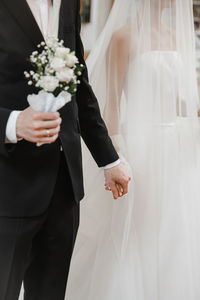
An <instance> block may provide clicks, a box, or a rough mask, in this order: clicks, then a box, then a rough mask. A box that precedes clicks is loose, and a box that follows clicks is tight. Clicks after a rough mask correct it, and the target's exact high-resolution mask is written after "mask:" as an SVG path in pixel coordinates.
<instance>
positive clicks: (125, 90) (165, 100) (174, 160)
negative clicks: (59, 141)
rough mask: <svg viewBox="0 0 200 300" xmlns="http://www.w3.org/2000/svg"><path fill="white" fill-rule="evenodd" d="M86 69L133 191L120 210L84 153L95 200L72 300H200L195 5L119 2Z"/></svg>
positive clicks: (88, 202) (78, 255) (84, 227)
mask: <svg viewBox="0 0 200 300" xmlns="http://www.w3.org/2000/svg"><path fill="white" fill-rule="evenodd" d="M88 67H89V72H90V74H89V75H90V79H91V84H92V86H93V88H94V90H95V92H96V94H97V96H98V99H99V102H100V106H101V110H102V113H103V115H104V119H105V121H106V123H107V126H108V128H109V131H110V135H111V136H112V138H113V142H114V143H115V146H116V148H117V150H118V152H119V153H120V156H121V158H122V160H126V161H128V163H129V165H130V167H131V169H132V172H133V182H132V184H131V186H130V191H129V195H128V196H127V197H126V198H125V199H123V200H121V201H117V202H114V201H113V200H112V197H111V195H110V194H109V193H108V192H106V191H105V192H102V190H101V186H102V182H103V174H102V173H103V171H99V170H98V169H97V168H96V166H95V165H94V163H93V162H92V160H91V158H90V155H89V154H88V152H87V151H86V149H85V148H84V156H85V173H86V176H85V177H86V183H85V184H86V192H87V193H86V195H87V196H86V199H85V201H84V202H83V203H82V218H81V226H80V232H79V236H78V239H77V243H76V247H75V251H74V255H73V259H72V266H71V273H70V277H69V284H68V288H67V300H199V299H200V284H199V283H200V188H199V187H200V126H199V120H198V109H199V100H198V93H197V84H196V73H195V47H194V28H193V13H192V0H115V4H114V7H113V9H112V12H111V15H110V18H109V20H108V22H107V25H106V26H105V29H104V31H103V33H102V35H101V37H100V39H99V41H98V43H97V45H96V46H95V47H94V50H93V51H92V53H91V55H90V57H89V59H88Z"/></svg>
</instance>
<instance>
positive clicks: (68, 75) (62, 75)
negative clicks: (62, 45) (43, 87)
mask: <svg viewBox="0 0 200 300" xmlns="http://www.w3.org/2000/svg"><path fill="white" fill-rule="evenodd" d="M56 76H57V78H58V79H59V81H65V82H67V83H69V82H70V81H71V80H72V79H73V78H74V72H73V70H72V69H70V68H64V69H62V70H61V71H60V72H57V73H56Z"/></svg>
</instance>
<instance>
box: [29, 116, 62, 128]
mask: <svg viewBox="0 0 200 300" xmlns="http://www.w3.org/2000/svg"><path fill="white" fill-rule="evenodd" d="M61 123H62V119H61V118H58V119H56V120H52V121H36V122H35V123H34V130H41V129H51V128H56V127H58V126H60V124H61Z"/></svg>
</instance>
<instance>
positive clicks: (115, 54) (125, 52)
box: [104, 26, 130, 136]
mask: <svg viewBox="0 0 200 300" xmlns="http://www.w3.org/2000/svg"><path fill="white" fill-rule="evenodd" d="M129 32H130V31H129V30H128V26H124V27H123V28H121V29H120V30H118V31H116V32H115V33H114V34H113V36H112V38H111V41H110V45H109V48H108V51H107V57H106V62H107V63H106V67H107V72H106V74H107V84H108V85H107V99H106V100H107V101H106V107H105V110H104V119H105V121H106V123H107V126H108V130H109V134H110V135H111V136H114V135H117V134H118V133H119V112H120V99H121V96H122V91H123V87H124V81H125V76H126V72H127V70H128V62H129V52H130V50H129V48H130V42H129V41H130V38H129V35H130V33H129Z"/></svg>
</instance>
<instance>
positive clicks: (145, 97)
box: [127, 51, 185, 123]
mask: <svg viewBox="0 0 200 300" xmlns="http://www.w3.org/2000/svg"><path fill="white" fill-rule="evenodd" d="M129 72H130V73H131V74H132V76H130V74H129V76H128V78H130V77H131V78H132V82H131V83H130V82H129V83H127V84H128V86H127V91H128V110H129V108H130V110H129V111H131V113H135V114H136V115H137V116H140V115H141V116H142V117H143V119H147V120H150V121H151V120H152V119H153V120H154V121H155V122H159V123H171V122H174V121H175V119H176V117H177V116H178V115H179V114H181V112H180V111H179V107H178V105H179V104H178V103H179V100H181V101H184V98H185V93H184V82H183V76H182V62H181V57H180V55H179V54H178V52H176V51H149V52H144V53H143V54H141V55H140V56H138V57H136V58H135V59H134V60H133V61H132V64H131V66H130V70H129ZM140 113H141V114H140Z"/></svg>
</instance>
